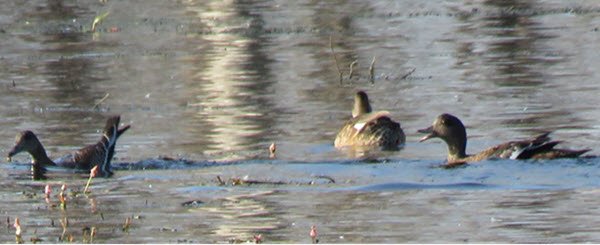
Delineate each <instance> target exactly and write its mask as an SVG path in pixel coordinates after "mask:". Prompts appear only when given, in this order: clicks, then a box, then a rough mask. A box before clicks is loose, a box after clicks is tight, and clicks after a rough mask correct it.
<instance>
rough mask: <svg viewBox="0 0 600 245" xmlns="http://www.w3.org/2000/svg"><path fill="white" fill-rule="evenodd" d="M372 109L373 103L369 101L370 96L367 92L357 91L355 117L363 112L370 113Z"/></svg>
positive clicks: (353, 115)
mask: <svg viewBox="0 0 600 245" xmlns="http://www.w3.org/2000/svg"><path fill="white" fill-rule="evenodd" d="M371 111H372V109H371V104H370V103H369V96H367V93H365V92H364V91H358V92H356V95H354V108H353V109H352V117H353V118H354V117H357V116H359V115H362V114H366V113H370V112H371Z"/></svg>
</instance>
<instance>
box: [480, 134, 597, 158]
mask: <svg viewBox="0 0 600 245" xmlns="http://www.w3.org/2000/svg"><path fill="white" fill-rule="evenodd" d="M550 133H551V132H546V133H543V134H540V135H538V136H536V137H534V138H532V139H528V140H521V141H511V142H507V143H504V144H500V145H497V146H494V147H491V148H489V149H487V150H485V151H483V152H481V153H479V154H477V155H475V156H474V157H476V158H481V159H485V158H494V157H496V158H506V159H554V158H572V157H578V156H580V155H581V154H583V153H585V152H588V151H589V149H585V150H567V149H555V148H554V147H555V146H556V145H558V144H559V143H561V142H560V141H552V139H551V138H550V137H549V135H550Z"/></svg>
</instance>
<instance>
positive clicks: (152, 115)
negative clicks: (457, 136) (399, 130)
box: [0, 0, 600, 243]
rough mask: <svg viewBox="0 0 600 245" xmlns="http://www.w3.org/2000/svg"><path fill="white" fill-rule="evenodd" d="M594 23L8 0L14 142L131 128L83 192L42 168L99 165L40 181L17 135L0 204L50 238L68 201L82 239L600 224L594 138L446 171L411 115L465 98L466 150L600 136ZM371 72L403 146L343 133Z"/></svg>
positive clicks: (590, 232) (444, 12)
mask: <svg viewBox="0 0 600 245" xmlns="http://www.w3.org/2000/svg"><path fill="white" fill-rule="evenodd" d="M104 13H108V16H107V17H106V18H105V19H104V20H103V21H102V22H101V23H100V24H99V25H98V29H97V31H96V32H93V33H92V32H90V31H89V30H90V28H91V24H92V22H93V21H94V18H95V17H96V16H100V15H102V14H104ZM599 27H600V5H598V3H597V2H596V1H568V2H563V1H448V2H442V3H440V2H433V1H431V2H430V1H146V0H145V1H112V0H109V1H108V2H107V3H102V1H97V0H88V1H60V0H49V1H46V0H44V1H7V2H4V3H3V4H2V6H1V7H0V47H2V48H1V49H0V103H2V104H3V105H4V106H2V107H0V115H2V116H1V117H0V136H1V137H2V138H3V139H5V140H2V141H0V153H1V154H3V155H6V154H7V152H8V149H10V147H11V146H12V144H13V138H14V135H15V134H16V133H17V132H18V131H20V130H25V129H29V130H33V131H34V132H36V134H38V136H39V137H40V139H41V141H42V143H43V144H44V145H45V146H46V150H47V151H48V152H49V153H50V155H51V156H52V157H58V156H60V155H61V154H63V153H67V152H69V151H72V150H75V149H78V148H80V147H81V146H82V145H85V144H91V143H94V142H95V141H96V140H97V138H98V137H99V132H100V129H101V127H102V126H103V124H104V120H105V119H106V118H107V116H108V115H113V114H120V115H122V122H123V123H124V124H131V125H132V128H131V129H130V130H129V131H128V132H127V133H126V134H124V135H123V137H121V139H120V140H119V142H118V145H117V148H116V149H117V154H116V159H115V161H114V162H115V168H116V169H117V171H116V174H115V176H114V177H113V178H110V179H96V180H94V183H93V184H92V186H93V187H92V188H93V189H92V191H93V192H92V194H91V195H90V196H84V195H81V194H80V195H77V196H71V197H70V201H69V205H68V208H67V210H61V209H60V208H59V207H52V205H49V204H47V203H46V202H45V201H44V198H43V195H42V190H43V187H44V185H45V184H46V183H51V184H53V186H55V192H57V188H58V186H59V185H60V184H62V183H68V184H69V186H70V187H71V189H74V190H79V191H81V189H82V188H83V186H84V185H85V182H86V178H85V173H75V174H74V173H72V172H69V171H64V170H59V169H55V170H53V171H51V173H50V176H49V177H50V179H49V180H48V181H45V182H44V181H32V180H30V178H29V170H28V165H27V164H26V162H28V161H29V156H27V155H26V154H21V155H17V156H16V157H15V158H14V161H16V163H10V164H3V165H2V166H1V167H0V177H1V179H2V180H0V182H1V185H0V196H1V197H2V198H3V199H4V202H3V204H2V205H0V212H1V214H2V215H3V216H5V217H6V218H8V219H9V220H7V221H9V223H10V222H11V221H12V220H14V217H19V218H20V219H21V222H22V225H23V227H24V237H25V238H26V239H30V238H31V237H39V238H41V239H43V241H44V242H56V241H57V240H56V239H57V238H58V237H60V235H61V234H62V228H61V226H60V223H59V220H60V219H61V218H63V217H68V219H69V221H70V225H69V227H68V229H69V230H68V233H70V234H72V235H73V237H74V239H75V241H82V240H81V239H82V233H83V231H82V229H83V228H84V227H92V226H94V227H97V228H98V235H97V236H96V238H95V240H94V241H97V242H110V243H128V242H136V243H141V242H218V243H223V242H236V241H246V240H251V239H252V236H253V235H256V234H263V236H264V239H265V241H266V242H292V243H298V242H303V243H308V242H310V237H308V232H309V230H310V226H311V225H316V226H317V228H318V231H319V239H320V241H321V242H336V243H337V242H350V243H355V242H374V243H384V242H388V243H401V242H449V243H453V242H598V241H600V230H599V229H598V228H596V227H600V226H599V225H598V224H599V223H600V219H598V218H596V216H595V214H596V213H598V208H597V207H598V206H599V205H598V204H599V201H597V200H599V198H598V190H600V189H599V188H600V181H599V180H600V175H599V174H598V171H597V170H598V168H599V166H600V161H598V159H597V158H586V159H580V160H558V161H537V162H536V161H525V162H514V161H485V162H482V163H481V164H476V165H473V166H468V167H465V168H459V169H454V170H446V169H441V168H437V166H438V165H439V164H440V163H441V162H442V161H443V159H444V158H445V154H446V152H445V146H444V145H443V144H442V143H441V142H440V141H439V140H432V141H429V142H426V143H416V142H417V141H418V139H419V137H420V135H419V134H417V133H416V130H417V129H419V128H423V127H426V126H428V125H429V124H431V122H432V121H433V119H434V117H435V116H436V115H438V114H440V113H443V112H448V113H452V114H454V115H456V116H458V117H460V118H461V119H462V120H463V122H464V123H465V124H466V126H467V130H468V134H469V145H468V149H467V151H468V152H476V151H478V150H482V149H485V148H486V147H489V146H492V145H494V144H497V143H501V142H504V141H508V140H514V139H522V138H526V137H530V136H533V135H535V134H537V133H539V132H541V131H546V130H554V131H555V132H554V133H553V137H554V138H556V139H559V140H562V141H563V143H561V144H562V145H563V146H564V147H567V148H590V149H592V151H591V152H590V153H589V154H590V155H598V154H599V153H600V150H599V149H600V144H599V143H598V142H599V141H598V135H600V132H599V127H598V125H599V121H598V118H599V116H600V109H598V106H597V105H598V104H600V97H598V96H597V95H598V94H599V92H600V83H598V82H597V81H598V80H599V78H600V77H599V76H600V75H598V74H597V73H596V72H595V70H596V67H597V66H598V64H600V58H599V56H598V55H597V54H596V50H598V44H599V43H600V42H599V38H600V32H599V31H598V28H599ZM330 45H331V46H332V47H333V49H334V52H335V59H337V62H336V61H334V57H333V56H332V52H331V46H330ZM373 60H375V61H374V66H373V67H374V73H373V74H374V79H373V81H372V82H371V81H370V80H371V79H369V76H370V73H369V67H370V66H371V63H372V62H373ZM354 61H356V66H355V67H354V74H353V77H352V78H349V70H350V69H349V67H350V64H351V63H353V62H354ZM336 64H337V66H339V67H340V70H341V72H342V73H343V76H342V81H340V78H339V73H338V68H337V66H336ZM359 89H361V90H365V91H367V92H368V94H369V95H370V99H371V102H372V104H373V107H374V108H375V109H381V110H387V111H390V113H391V114H392V115H393V117H394V118H395V119H397V120H399V121H400V122H401V123H402V127H403V128H404V131H405V132H406V133H407V144H406V146H405V147H404V148H403V149H402V150H401V151H397V152H382V153H376V154H375V155H373V156H370V157H369V158H368V159H369V160H360V159H355V158H354V157H355V156H356V155H354V154H353V153H352V152H347V151H338V150H336V149H335V148H334V147H333V145H332V142H333V139H334V137H335V134H336V131H337V130H338V129H339V128H340V127H341V124H342V123H343V122H344V120H346V119H347V118H348V117H349V116H350V107H351V105H352V98H353V97H352V96H353V94H354V93H355V92H356V91H357V90H359ZM107 95H108V97H106V98H105V96H107ZM103 98H105V99H104V100H103V101H102V103H100V104H99V105H98V106H97V107H95V105H96V104H97V103H98V102H100V101H101V100H102V99H103ZM272 142H276V143H277V149H278V150H277V159H269V156H268V151H267V148H268V146H269V145H270V144H271V143H272ZM159 156H160V157H159ZM169 159H183V160H169ZM217 176H220V177H221V178H222V179H223V180H224V181H227V182H228V183H226V184H225V185H221V184H220V183H219V182H218V181H217ZM234 179H241V180H246V181H248V180H250V181H259V182H260V181H262V182H263V183H259V184H252V185H241V186H240V185H235V186H233V185H232V184H231V181H233V180H234ZM332 180H333V182H334V183H333V182H332ZM264 182H267V183H264ZM52 201H54V202H57V201H56V200H52ZM194 201H196V202H194ZM126 217H133V219H132V225H131V227H130V229H128V230H127V231H124V230H123V229H122V225H123V223H124V221H125V219H126ZM52 224H54V225H52ZM2 229H4V232H0V241H3V242H12V241H14V235H13V234H14V229H13V228H12V227H11V226H10V225H8V224H7V225H6V226H1V227H0V231H1V230H2ZM27 241H29V240H27Z"/></svg>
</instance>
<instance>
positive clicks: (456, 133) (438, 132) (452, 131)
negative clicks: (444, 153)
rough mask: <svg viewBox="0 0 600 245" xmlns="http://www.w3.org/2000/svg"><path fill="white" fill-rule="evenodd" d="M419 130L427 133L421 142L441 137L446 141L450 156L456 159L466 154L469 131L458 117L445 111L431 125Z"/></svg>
mask: <svg viewBox="0 0 600 245" xmlns="http://www.w3.org/2000/svg"><path fill="white" fill-rule="evenodd" d="M418 132H419V133H424V134H427V135H425V136H424V137H423V138H421V139H420V140H419V142H423V141H426V140H428V139H431V138H440V139H442V140H443V141H444V142H446V144H447V145H448V155H449V158H451V159H456V158H463V157H465V156H466V153H465V149H466V147H467V132H466V130H465V126H464V125H463V123H462V122H461V121H460V120H459V119H458V118H457V117H455V116H453V115H450V114H447V113H444V114H442V115H439V116H438V117H437V118H436V119H435V121H434V122H433V124H432V125H431V126H430V127H428V128H424V129H420V130H419V131H418Z"/></svg>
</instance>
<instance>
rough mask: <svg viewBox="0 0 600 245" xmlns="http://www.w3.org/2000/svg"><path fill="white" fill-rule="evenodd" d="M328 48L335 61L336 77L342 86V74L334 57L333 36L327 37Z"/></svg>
mask: <svg viewBox="0 0 600 245" xmlns="http://www.w3.org/2000/svg"><path fill="white" fill-rule="evenodd" d="M329 48H330V49H331V55H332V56H333V60H334V61H335V67H336V68H337V71H338V75H339V78H340V85H342V84H343V83H344V73H343V72H342V70H341V69H340V65H339V62H338V59H337V56H336V55H335V51H334V50H333V36H329Z"/></svg>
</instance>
